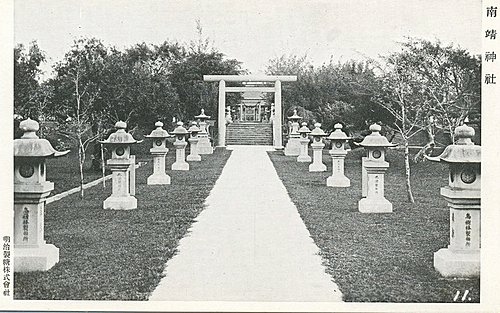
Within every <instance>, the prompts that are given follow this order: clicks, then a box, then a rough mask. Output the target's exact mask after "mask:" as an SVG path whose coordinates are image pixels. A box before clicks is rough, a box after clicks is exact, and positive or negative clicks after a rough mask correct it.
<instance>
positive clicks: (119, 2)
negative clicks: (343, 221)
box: [14, 0, 481, 74]
mask: <svg viewBox="0 0 500 313" xmlns="http://www.w3.org/2000/svg"><path fill="white" fill-rule="evenodd" d="M14 19H15V33H14V35H15V42H16V43H24V44H27V43H29V42H30V41H32V40H37V41H38V43H39V46H40V47H41V48H42V50H44V51H45V52H46V53H47V56H48V57H49V64H52V63H53V62H55V61H58V60H61V59H62V57H63V55H64V53H65V52H66V51H68V49H69V47H70V46H71V44H72V42H73V40H74V39H75V38H77V37H79V36H92V37H97V38H100V39H102V40H103V41H104V43H105V44H109V45H115V46H117V47H118V48H120V49H122V48H125V47H128V46H130V45H132V44H135V43H139V42H146V43H160V42H163V41H164V40H177V41H180V42H188V41H190V40H193V39H196V20H197V19H199V20H200V22H201V24H202V26H203V31H204V34H205V35H206V36H208V37H209V38H210V39H211V40H212V41H213V43H214V45H215V46H216V47H217V48H219V49H220V51H222V52H223V53H225V54H226V55H227V57H229V58H236V59H238V60H240V61H242V62H243V63H244V64H243V66H244V68H246V69H249V70H250V71H251V72H252V73H254V74H257V73H261V72H262V71H263V69H264V66H265V64H266V63H267V61H268V60H269V59H270V58H273V57H276V56H280V55H282V54H299V55H303V54H304V53H307V55H308V56H309V58H310V60H311V61H312V62H313V63H314V64H316V65H318V64H321V63H323V62H325V61H327V60H329V59H330V56H332V55H333V58H334V59H335V60H348V59H361V58H363V57H365V56H367V57H377V56H378V55H380V54H387V53H388V52H391V51H396V50H397V49H398V46H397V42H398V41H402V40H403V38H404V37H405V36H413V37H419V38H426V39H431V40H434V39H439V40H441V41H442V42H444V43H455V44H457V45H460V46H461V47H463V48H466V49H468V50H469V51H470V52H472V53H480V52H481V2H480V0H384V1H382V0H378V1H375V0H328V1H296V0H283V1H277V0H273V1H270V0H263V1H260V0H256V1H254V0H246V1H237V0H210V1H206V0H203V1H189V0H183V1H168V0H162V1H159V0H158V1H156V0H155V1H153V0H134V1H132V0H102V1H95V0H16V1H15V11H14ZM45 68H48V66H46V67H45Z"/></svg>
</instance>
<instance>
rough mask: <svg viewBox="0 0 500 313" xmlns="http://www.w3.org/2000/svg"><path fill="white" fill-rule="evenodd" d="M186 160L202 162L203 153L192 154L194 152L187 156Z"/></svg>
mask: <svg viewBox="0 0 500 313" xmlns="http://www.w3.org/2000/svg"><path fill="white" fill-rule="evenodd" d="M186 161H190V162H191V161H195V162H200V161H201V155H199V154H197V155H192V154H189V155H188V156H187V157H186Z"/></svg>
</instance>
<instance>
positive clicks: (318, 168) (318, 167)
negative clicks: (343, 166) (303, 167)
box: [309, 163, 326, 172]
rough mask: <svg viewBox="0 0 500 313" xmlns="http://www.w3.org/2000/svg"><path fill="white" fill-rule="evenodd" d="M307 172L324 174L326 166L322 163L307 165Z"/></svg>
mask: <svg viewBox="0 0 500 313" xmlns="http://www.w3.org/2000/svg"><path fill="white" fill-rule="evenodd" d="M309 172H326V165H325V164H323V163H316V164H315V163H311V164H309Z"/></svg>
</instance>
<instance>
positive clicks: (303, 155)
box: [297, 122, 311, 162]
mask: <svg viewBox="0 0 500 313" xmlns="http://www.w3.org/2000/svg"><path fill="white" fill-rule="evenodd" d="M310 132H311V130H310V129H309V127H307V123H306V122H303V123H302V127H301V128H300V129H299V134H300V139H299V140H300V154H299V156H298V157H297V162H311V157H310V156H309V154H308V151H307V148H308V146H309V137H308V135H309V133H310Z"/></svg>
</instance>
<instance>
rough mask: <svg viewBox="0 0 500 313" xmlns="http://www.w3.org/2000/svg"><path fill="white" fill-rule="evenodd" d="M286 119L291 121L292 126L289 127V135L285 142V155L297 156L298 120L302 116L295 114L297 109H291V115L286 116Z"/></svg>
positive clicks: (298, 141)
mask: <svg viewBox="0 0 500 313" xmlns="http://www.w3.org/2000/svg"><path fill="white" fill-rule="evenodd" d="M288 119H289V120H290V121H291V122H292V127H291V128H290V135H289V136H288V142H287V143H286V147H285V155H287V156H298V155H299V154H300V134H299V126H300V125H299V120H301V119H302V117H300V116H298V115H297V110H293V115H292V116H290V117H288Z"/></svg>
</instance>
